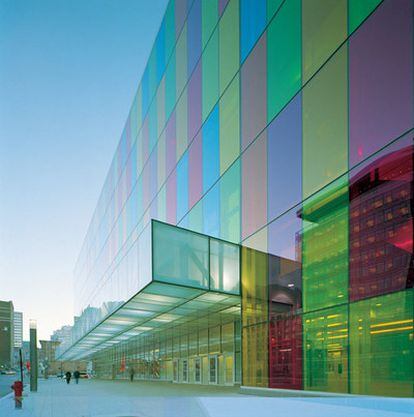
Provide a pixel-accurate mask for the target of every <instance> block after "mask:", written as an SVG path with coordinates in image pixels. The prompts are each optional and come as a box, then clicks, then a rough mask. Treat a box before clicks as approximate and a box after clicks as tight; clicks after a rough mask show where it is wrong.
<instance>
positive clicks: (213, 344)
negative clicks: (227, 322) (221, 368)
mask: <svg viewBox="0 0 414 417" xmlns="http://www.w3.org/2000/svg"><path fill="white" fill-rule="evenodd" d="M220 350H221V349H220V326H216V327H212V328H210V329H208V351H209V353H219V352H220Z"/></svg>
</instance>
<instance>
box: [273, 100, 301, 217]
mask: <svg viewBox="0 0 414 417" xmlns="http://www.w3.org/2000/svg"><path fill="white" fill-rule="evenodd" d="M301 104H302V100H301V95H300V94H299V95H297V96H296V97H295V98H294V99H293V100H292V102H291V103H289V104H288V105H287V107H286V108H285V109H284V110H283V111H282V112H281V113H280V114H279V116H278V117H277V118H276V119H275V120H274V121H273V122H272V123H271V124H270V126H269V127H268V128H267V138H268V139H267V140H268V142H267V219H268V220H269V221H270V220H272V219H274V218H275V217H276V216H279V215H280V214H282V213H283V212H284V211H286V210H288V209H289V208H290V207H293V206H294V205H295V204H298V203H299V202H300V201H301V199H302V108H301ZM281 150H283V151H282V152H281Z"/></svg>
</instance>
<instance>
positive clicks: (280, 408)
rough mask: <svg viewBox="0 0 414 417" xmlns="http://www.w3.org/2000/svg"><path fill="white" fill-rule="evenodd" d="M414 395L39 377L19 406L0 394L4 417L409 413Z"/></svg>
mask: <svg viewBox="0 0 414 417" xmlns="http://www.w3.org/2000/svg"><path fill="white" fill-rule="evenodd" d="M413 413H414V400H413V399H408V398H405V399H399V398H384V397H368V396H365V397H362V396H348V395H347V396H331V397H325V396H321V397H308V398H306V397H286V396H284V397H262V396H257V395H242V394H239V389H238V388H237V387H219V386H216V385H208V386H202V385H191V384H180V385H179V384H172V383H168V382H144V381H136V382H133V383H130V382H128V381H102V380H81V381H80V382H79V385H76V384H74V383H72V382H71V383H70V385H66V384H65V383H62V381H61V380H60V379H57V378H50V379H48V380H39V389H38V392H37V393H31V392H29V391H28V390H27V391H26V392H25V395H24V399H23V410H14V401H13V399H12V398H11V397H7V398H3V399H2V400H1V399H0V415H1V416H2V417H13V416H19V417H55V416H56V417H57V416H59V417H119V416H134V417H251V416H255V417H274V416H275V415H280V416H284V415H288V416H290V417H296V416H297V417H331V416H335V417H351V416H362V415H363V416H364V417H408V416H411V415H413Z"/></svg>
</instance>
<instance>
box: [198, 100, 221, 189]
mask: <svg viewBox="0 0 414 417" xmlns="http://www.w3.org/2000/svg"><path fill="white" fill-rule="evenodd" d="M202 132H203V193H205V192H206V191H207V190H208V189H209V188H210V187H211V186H212V185H213V184H214V183H215V181H217V179H218V177H219V173H220V157H219V146H220V145H219V112H218V106H217V105H216V106H215V107H214V109H213V111H212V112H211V114H210V116H209V118H208V119H207V120H206V122H205V123H204V125H203V130H202Z"/></svg>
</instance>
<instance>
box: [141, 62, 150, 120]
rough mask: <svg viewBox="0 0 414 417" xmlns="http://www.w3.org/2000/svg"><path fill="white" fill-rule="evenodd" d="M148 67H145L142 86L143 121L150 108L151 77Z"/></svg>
mask: <svg viewBox="0 0 414 417" xmlns="http://www.w3.org/2000/svg"><path fill="white" fill-rule="evenodd" d="M148 71H149V70H148V65H147V66H146V67H145V71H144V75H143V76H142V80H141V86H142V120H144V118H145V115H146V114H147V111H148V106H149V75H148Z"/></svg>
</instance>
